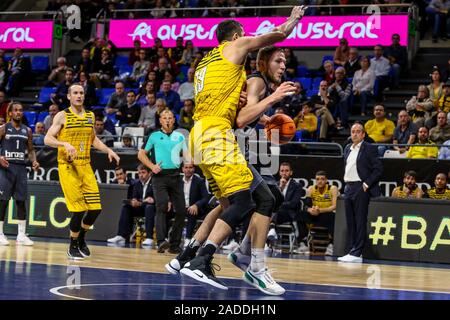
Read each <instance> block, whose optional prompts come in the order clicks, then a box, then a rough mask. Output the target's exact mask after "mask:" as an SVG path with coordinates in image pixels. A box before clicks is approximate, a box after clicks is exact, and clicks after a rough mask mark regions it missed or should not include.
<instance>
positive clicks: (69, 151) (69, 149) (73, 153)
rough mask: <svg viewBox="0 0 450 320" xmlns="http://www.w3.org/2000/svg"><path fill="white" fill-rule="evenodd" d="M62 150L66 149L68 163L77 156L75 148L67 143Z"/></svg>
mask: <svg viewBox="0 0 450 320" xmlns="http://www.w3.org/2000/svg"><path fill="white" fill-rule="evenodd" d="M64 148H66V152H67V157H68V159H69V161H73V159H74V158H75V157H76V156H77V149H75V147H74V146H72V145H71V144H70V143H68V142H66V143H65V144H64Z"/></svg>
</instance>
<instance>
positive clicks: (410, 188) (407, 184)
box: [391, 170, 423, 199]
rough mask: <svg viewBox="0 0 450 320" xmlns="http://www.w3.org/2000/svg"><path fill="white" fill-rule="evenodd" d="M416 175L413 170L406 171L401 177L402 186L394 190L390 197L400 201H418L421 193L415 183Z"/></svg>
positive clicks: (421, 195)
mask: <svg viewBox="0 0 450 320" xmlns="http://www.w3.org/2000/svg"><path fill="white" fill-rule="evenodd" d="M416 179H417V173H416V172H415V171H413V170H410V171H406V172H405V174H404V177H403V185H402V186H399V187H396V188H394V190H393V191H392V194H391V197H393V198H400V199H408V198H409V199H420V198H422V197H423V191H422V189H420V187H419V186H418V185H417V183H416Z"/></svg>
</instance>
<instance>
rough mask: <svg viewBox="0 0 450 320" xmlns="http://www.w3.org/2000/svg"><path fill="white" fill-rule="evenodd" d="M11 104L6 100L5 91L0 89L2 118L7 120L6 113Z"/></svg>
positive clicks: (0, 112) (0, 113) (0, 114)
mask: <svg viewBox="0 0 450 320" xmlns="http://www.w3.org/2000/svg"><path fill="white" fill-rule="evenodd" d="M8 105H9V102H8V101H7V100H6V92H5V90H3V89H1V88H0V117H2V118H3V119H5V120H6V112H7V110H8Z"/></svg>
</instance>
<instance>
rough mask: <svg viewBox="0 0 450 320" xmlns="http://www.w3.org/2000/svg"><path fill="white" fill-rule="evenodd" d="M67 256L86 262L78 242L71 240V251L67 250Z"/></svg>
mask: <svg viewBox="0 0 450 320" xmlns="http://www.w3.org/2000/svg"><path fill="white" fill-rule="evenodd" d="M67 256H68V257H69V259H72V260H84V257H83V255H82V254H81V252H80V248H79V246H78V240H70V246H69V250H67Z"/></svg>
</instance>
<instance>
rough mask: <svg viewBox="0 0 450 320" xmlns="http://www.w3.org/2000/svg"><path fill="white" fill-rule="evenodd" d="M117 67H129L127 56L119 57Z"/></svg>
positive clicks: (116, 62)
mask: <svg viewBox="0 0 450 320" xmlns="http://www.w3.org/2000/svg"><path fill="white" fill-rule="evenodd" d="M114 65H115V66H117V67H120V66H128V57H127V56H117V57H116V61H115V64H114Z"/></svg>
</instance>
